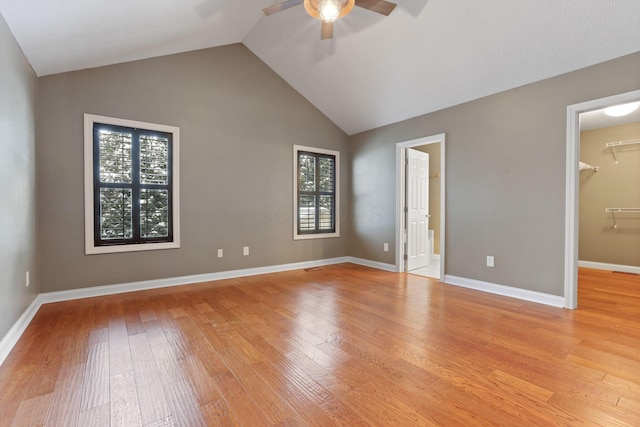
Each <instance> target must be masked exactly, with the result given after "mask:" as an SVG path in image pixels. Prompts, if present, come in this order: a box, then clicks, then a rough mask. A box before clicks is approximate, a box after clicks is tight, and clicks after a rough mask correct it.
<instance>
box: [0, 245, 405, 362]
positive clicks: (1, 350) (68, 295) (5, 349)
mask: <svg viewBox="0 0 640 427" xmlns="http://www.w3.org/2000/svg"><path fill="white" fill-rule="evenodd" d="M345 262H351V263H353V264H358V265H364V266H367V267H372V268H377V269H380V270H386V271H395V266H394V265H391V264H384V263H381V262H376V261H369V260H365V259H361V258H355V257H348V256H345V257H339V258H329V259H322V260H315V261H305V262H297V263H291V264H280V265H272V266H267V267H256V268H247V269H242V270H230V271H220V272H216V273H207V274H195V275H191V276H182V277H171V278H167V279H156V280H144V281H140V282H131V283H120V284H116V285H104V286H93V287H90V288H82V289H71V290H68V291H58V292H44V293H41V294H40V295H38V296H37V297H36V298H35V299H34V300H33V302H32V303H31V305H29V307H28V308H27V309H26V310H25V312H24V313H23V314H22V316H20V318H19V319H18V321H17V322H16V323H15V324H14V326H13V327H12V328H11V329H10V330H9V332H8V333H7V334H6V335H5V336H4V337H3V338H2V340H1V341H0V365H2V363H3V362H4V361H5V359H6V358H7V356H8V355H9V353H10V352H11V350H12V349H13V347H14V346H15V345H16V343H17V342H18V340H19V339H20V337H21V336H22V334H23V333H24V331H25V330H26V328H27V326H29V323H30V322H31V320H32V319H33V317H34V316H35V314H36V313H37V312H38V310H39V309H40V307H41V306H42V304H48V303H52V302H62V301H71V300H75V299H81V298H92V297H98V296H105V295H115V294H121V293H125V292H135V291H143V290H147V289H158V288H166V287H169V286H181V285H189V284H193V283H200V282H212V281H216V280H223V279H234V278H238V277H248V276H256V275H259V274H268V273H278V272H282V271H289V270H299V269H303V268H312V267H321V266H323V265H332V264H341V263H345Z"/></svg>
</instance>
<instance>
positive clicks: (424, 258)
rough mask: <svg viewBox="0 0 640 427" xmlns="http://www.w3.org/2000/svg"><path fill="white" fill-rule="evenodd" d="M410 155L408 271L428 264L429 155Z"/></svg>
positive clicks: (413, 152)
mask: <svg viewBox="0 0 640 427" xmlns="http://www.w3.org/2000/svg"><path fill="white" fill-rule="evenodd" d="M406 153H407V168H406V171H407V187H406V188H407V197H406V199H405V200H406V204H407V209H406V212H407V222H406V224H407V270H408V271H411V270H415V269H416V268H420V267H426V266H427V265H428V264H429V261H430V259H429V256H430V253H429V250H428V249H429V235H428V230H429V154H427V153H423V152H421V151H418V150H414V149H412V148H407V149H406Z"/></svg>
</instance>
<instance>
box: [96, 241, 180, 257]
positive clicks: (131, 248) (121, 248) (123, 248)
mask: <svg viewBox="0 0 640 427" xmlns="http://www.w3.org/2000/svg"><path fill="white" fill-rule="evenodd" d="M179 248H180V243H178V242H170V243H144V244H139V245H114V246H93V245H91V246H86V247H85V251H84V253H85V255H96V254H116V253H121V252H141V251H156V250H161V249H179Z"/></svg>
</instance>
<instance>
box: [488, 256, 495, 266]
mask: <svg viewBox="0 0 640 427" xmlns="http://www.w3.org/2000/svg"><path fill="white" fill-rule="evenodd" d="M493 266H494V262H493V256H492V255H487V267H493Z"/></svg>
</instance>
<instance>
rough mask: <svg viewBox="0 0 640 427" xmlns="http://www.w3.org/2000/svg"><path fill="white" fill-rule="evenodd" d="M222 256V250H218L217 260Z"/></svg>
mask: <svg viewBox="0 0 640 427" xmlns="http://www.w3.org/2000/svg"><path fill="white" fill-rule="evenodd" d="M223 255H224V252H223V251H222V249H218V258H222V256H223Z"/></svg>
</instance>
